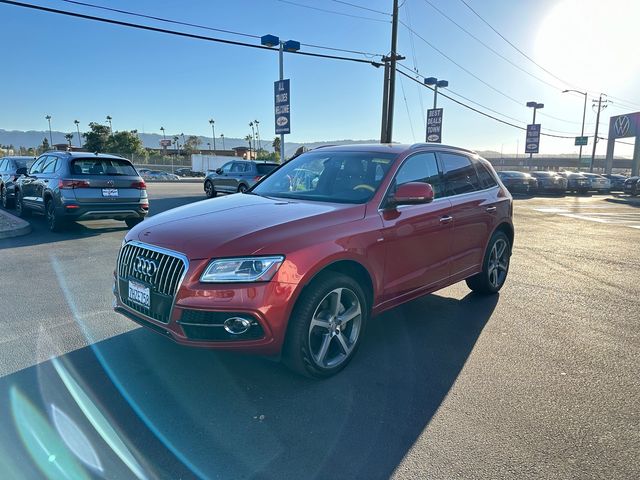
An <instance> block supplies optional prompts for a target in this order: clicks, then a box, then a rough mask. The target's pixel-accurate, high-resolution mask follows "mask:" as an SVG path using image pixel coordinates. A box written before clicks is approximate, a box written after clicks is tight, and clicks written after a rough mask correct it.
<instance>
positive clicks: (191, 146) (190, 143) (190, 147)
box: [182, 135, 200, 155]
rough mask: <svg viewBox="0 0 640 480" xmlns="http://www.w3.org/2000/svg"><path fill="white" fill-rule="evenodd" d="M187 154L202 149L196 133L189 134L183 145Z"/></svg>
mask: <svg viewBox="0 0 640 480" xmlns="http://www.w3.org/2000/svg"><path fill="white" fill-rule="evenodd" d="M182 148H183V150H184V153H185V155H191V154H192V153H195V152H197V151H198V150H199V149H200V139H199V138H198V137H196V136H195V135H189V136H188V137H187V139H186V140H185V142H184V145H183V146H182Z"/></svg>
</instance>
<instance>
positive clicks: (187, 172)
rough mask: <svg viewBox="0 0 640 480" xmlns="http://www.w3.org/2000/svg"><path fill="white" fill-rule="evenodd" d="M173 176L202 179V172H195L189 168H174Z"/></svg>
mask: <svg viewBox="0 0 640 480" xmlns="http://www.w3.org/2000/svg"><path fill="white" fill-rule="evenodd" d="M175 174H176V175H178V176H179V177H204V173H203V172H196V171H194V170H191V169H190V168H176V170H175Z"/></svg>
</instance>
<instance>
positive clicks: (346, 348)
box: [336, 332, 353, 355]
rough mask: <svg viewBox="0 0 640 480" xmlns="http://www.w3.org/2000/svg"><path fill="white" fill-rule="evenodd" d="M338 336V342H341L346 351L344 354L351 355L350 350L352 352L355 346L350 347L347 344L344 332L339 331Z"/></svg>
mask: <svg viewBox="0 0 640 480" xmlns="http://www.w3.org/2000/svg"><path fill="white" fill-rule="evenodd" d="M336 338H337V339H338V342H340V346H341V347H342V350H343V351H344V354H345V355H349V352H351V349H352V348H353V347H350V346H349V345H348V344H347V339H346V338H345V336H344V334H343V333H342V332H340V333H338V335H337V336H336Z"/></svg>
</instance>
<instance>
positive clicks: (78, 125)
mask: <svg viewBox="0 0 640 480" xmlns="http://www.w3.org/2000/svg"><path fill="white" fill-rule="evenodd" d="M73 123H75V124H76V130H77V131H78V146H79V147H82V140H81V139H80V122H79V121H78V120H74V121H73Z"/></svg>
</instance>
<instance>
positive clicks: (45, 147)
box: [40, 137, 51, 152]
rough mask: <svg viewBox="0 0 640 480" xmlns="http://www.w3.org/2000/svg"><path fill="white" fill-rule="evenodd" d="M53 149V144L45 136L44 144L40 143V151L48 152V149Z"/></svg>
mask: <svg viewBox="0 0 640 480" xmlns="http://www.w3.org/2000/svg"><path fill="white" fill-rule="evenodd" d="M50 149H51V145H49V140H47V137H44V138H43V139H42V145H40V151H41V152H46V151H47V150H50Z"/></svg>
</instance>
